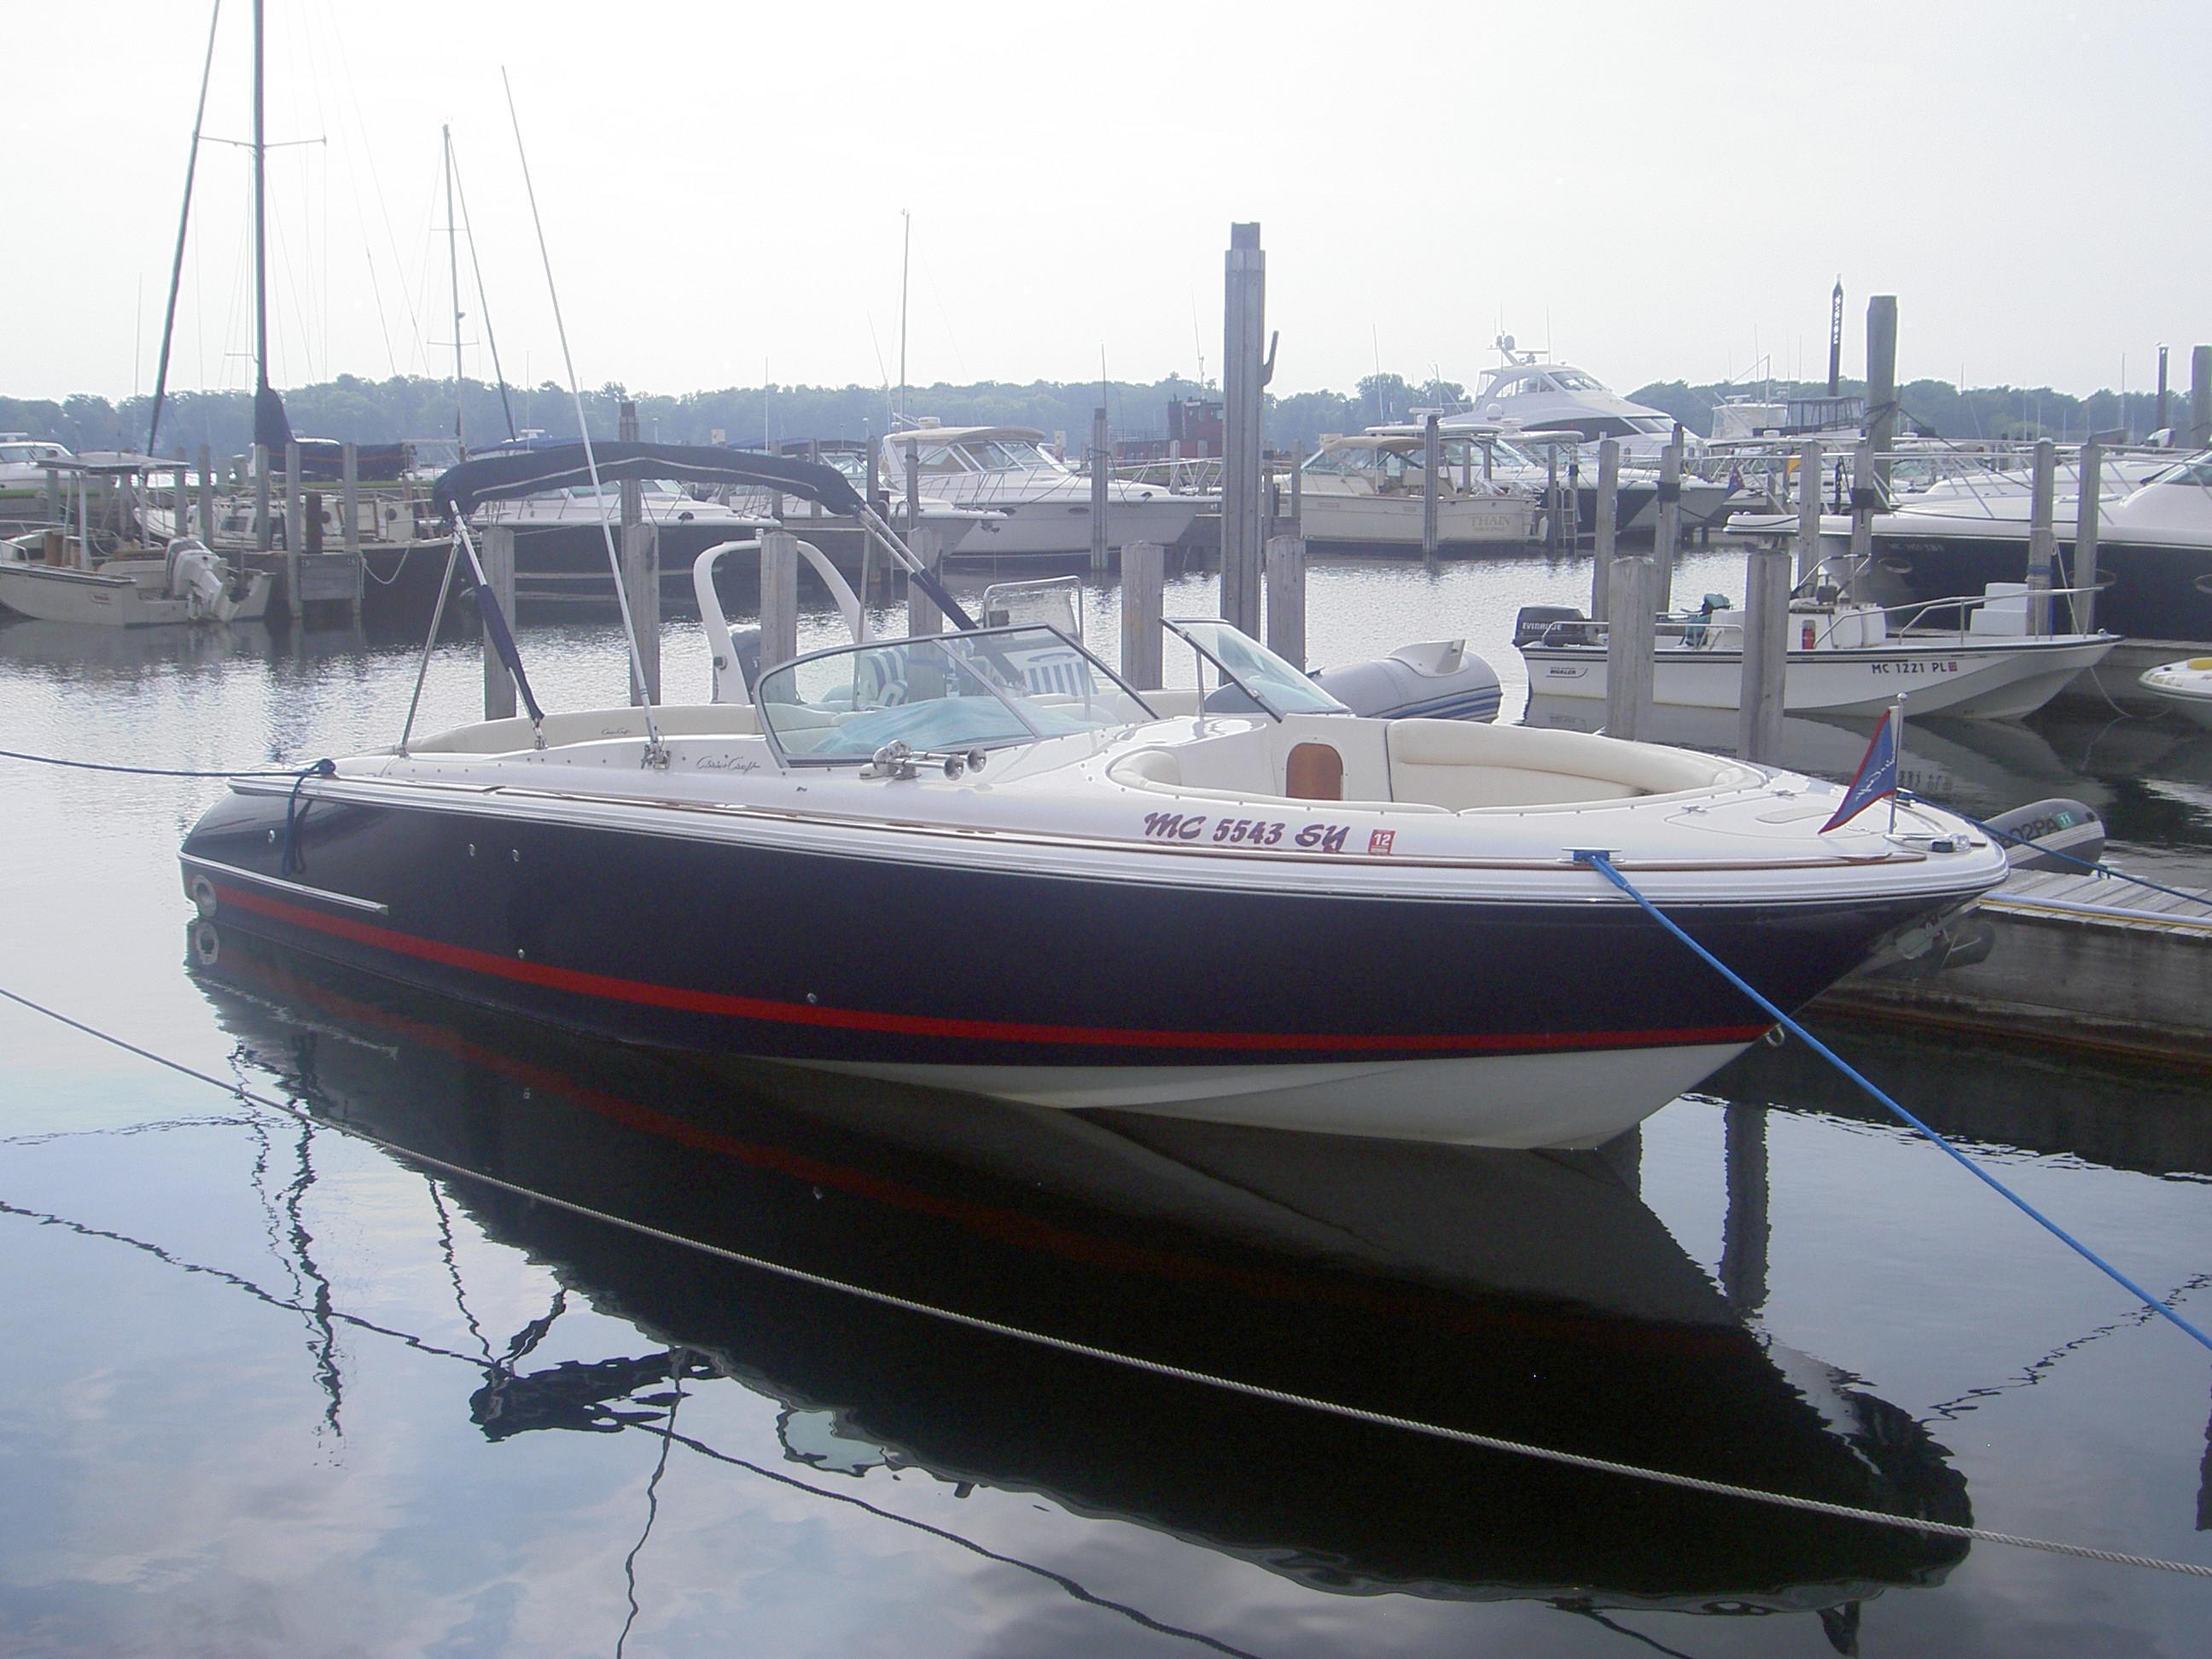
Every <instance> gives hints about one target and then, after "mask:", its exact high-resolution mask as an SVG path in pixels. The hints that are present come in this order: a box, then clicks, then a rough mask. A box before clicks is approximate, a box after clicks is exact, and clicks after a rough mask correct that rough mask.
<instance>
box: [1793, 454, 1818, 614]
mask: <svg viewBox="0 0 2212 1659" xmlns="http://www.w3.org/2000/svg"><path fill="white" fill-rule="evenodd" d="M1819 568H1820V442H1819V441H1818V440H1812V441H1808V442H1806V443H1805V444H1803V445H1802V446H1801V447H1799V449H1798V451H1797V580H1799V581H1801V582H1802V581H1803V580H1806V579H1807V578H1808V577H1809V576H1810V575H1812V574H1813V573H1814V571H1815V570H1818V569H1819Z"/></svg>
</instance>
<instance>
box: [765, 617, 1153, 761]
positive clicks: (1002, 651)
mask: <svg viewBox="0 0 2212 1659" xmlns="http://www.w3.org/2000/svg"><path fill="white" fill-rule="evenodd" d="M1036 653H1048V658H1049V659H1048V661H1046V662H1044V663H1042V664H1033V665H1032V670H1033V671H1031V672H1030V673H1027V674H1025V673H1024V665H1023V662H1022V660H1021V659H1023V658H1024V657H1030V656H1033V655H1035V654H1036ZM838 659H850V661H851V667H850V669H849V670H848V671H846V672H845V673H844V674H842V675H840V674H839V673H838V672H837V671H836V670H835V669H834V668H831V667H829V665H831V664H834V663H835V662H836V661H837V660H838ZM864 668H865V669H866V673H865V674H864V672H863V670H864ZM917 669H918V670H921V672H920V673H917V672H915V670H917ZM986 670H987V671H986ZM930 672H934V673H936V674H938V675H939V676H942V677H943V678H941V679H940V680H939V684H940V685H942V686H947V687H950V686H954V685H957V687H958V690H955V691H951V692H950V693H949V695H948V694H942V693H941V694H940V695H938V696H927V697H921V698H916V697H914V696H912V695H911V688H912V687H913V686H914V685H915V684H916V683H917V682H918V681H920V680H921V678H924V676H925V675H927V673H930ZM841 678H842V680H843V682H844V687H843V688H840V687H838V686H836V685H834V684H832V682H835V681H836V680H839V679H841ZM805 679H814V680H818V681H820V682H821V683H822V684H823V686H824V688H825V689H824V690H823V691H821V692H819V693H817V695H815V696H803V695H799V693H800V688H801V684H802V681H803V680H805ZM1101 681H1103V684H1101V683H1100V682H1101ZM1016 683H1019V684H1024V686H1025V688H1026V689H1025V690H1022V691H1020V692H1017V691H1015V690H1014V689H1013V685H1014V684H1016ZM863 684H867V686H868V688H869V689H868V690H866V692H863V690H861V688H862V686H863ZM845 688H849V690H845ZM1079 688H1080V689H1079ZM777 690H783V691H784V692H785V693H786V695H785V696H782V697H777V696H775V695H773V694H774V693H775V691H777ZM840 690H845V696H846V699H847V702H846V703H845V704H844V705H843V706H840V703H839V702H838V693H839V691H840ZM1037 696H1052V697H1055V698H1060V697H1065V698H1069V699H1073V700H1074V701H1075V702H1077V703H1078V704H1079V705H1080V706H1081V708H1082V712H1081V713H1079V714H1071V713H1070V712H1069V710H1068V708H1067V706H1066V704H1065V703H1060V702H1054V703H1053V704H1050V705H1047V704H1043V703H1039V702H1032V701H1031V699H1032V698H1033V697H1037ZM1094 701H1103V702H1109V703H1110V704H1111V705H1112V707H1111V708H1110V712H1103V713H1102V712H1100V711H1097V710H1095V709H1094V708H1092V706H1091V705H1092V704H1093V702H1094ZM863 703H865V704H866V707H862V706H860V705H862V704H863ZM956 703H966V704H968V705H969V708H968V710H967V711H963V712H967V713H969V714H974V713H975V712H977V711H982V712H983V715H984V717H983V718H982V719H981V720H976V719H969V720H965V721H964V722H963V720H960V719H959V718H958V717H957V714H956V715H955V717H954V718H952V719H950V720H947V719H945V718H943V717H942V716H943V714H944V710H945V708H947V707H949V706H951V705H952V704H956ZM753 707H754V710H755V713H756V714H757V718H758V720H759V725H760V731H761V735H762V736H763V738H766V739H767V740H768V744H769V750H770V751H771V752H772V753H773V754H774V755H775V758H776V763H777V764H778V765H779V766H781V767H784V768H787V769H790V768H799V767H811V766H824V767H826V766H847V765H852V766H860V765H866V764H868V763H871V762H872V761H874V760H875V759H876V758H877V756H878V750H882V749H884V747H886V746H888V745H890V744H904V745H906V747H907V749H908V750H910V751H911V752H912V753H914V754H916V755H925V754H961V755H965V754H968V753H970V752H972V751H974V750H998V749H1009V748H1018V747H1024V746H1026V745H1029V744H1036V743H1042V742H1045V741H1047V740H1048V739H1050V738H1061V737H1073V736H1077V735H1079V734H1081V733H1083V732H1105V731H1114V730H1118V729H1120V728H1122V727H1125V726H1133V725H1137V724H1139V723H1140V722H1142V721H1146V720H1158V719H1159V718H1160V715H1159V714H1158V711H1157V710H1156V709H1154V708H1153V707H1152V704H1151V703H1149V702H1146V700H1145V697H1144V695H1143V693H1141V692H1140V691H1139V690H1137V688H1136V687H1134V686H1133V685H1131V684H1129V683H1128V682H1127V680H1125V679H1123V678H1121V675H1119V674H1117V673H1115V671H1114V670H1113V669H1111V668H1110V667H1109V666H1108V665H1106V664H1105V663H1103V662H1102V661H1101V660H1100V659H1098V658H1097V656H1096V655H1095V654H1093V653H1091V651H1090V650H1088V649H1087V648H1086V647H1085V646H1084V644H1083V642H1082V641H1079V640H1075V639H1071V638H1069V637H1068V635H1066V633H1064V632H1063V631H1061V630H1060V629H1058V628H1055V627H1053V626H1052V625H1051V624H1049V623H1017V624H1012V625H1009V626H1007V627H1004V628H979V629H969V630H964V631H962V632H958V633H951V634H917V635H910V636H909V637H908V638H905V639H899V640H878V641H868V642H866V643H865V644H851V645H840V646H834V647H829V648H828V649H825V650H821V651H811V652H808V653H806V654H805V655H804V656H800V657H795V658H793V659H792V660H791V661H789V662H787V663H784V664H781V665H779V666H777V667H775V668H773V669H770V670H769V671H768V672H766V673H764V674H763V675H761V676H760V677H759V678H758V680H757V683H756V684H755V686H754V688H753ZM779 710H780V711H781V713H779V712H776V711H779ZM909 710H910V711H912V712H911V713H908V712H906V711H909ZM933 710H934V711H935V713H936V715H937V716H938V717H937V718H934V719H933V714H932V711H933ZM802 711H804V712H803V713H802ZM824 716H827V717H828V718H827V719H826V720H825V719H824V718H823V717H824ZM863 720H866V721H867V722H868V724H867V725H866V726H861V724H860V723H861V722H862V721H863ZM856 729H857V730H858V732H859V735H858V737H857V738H854V737H852V736H845V737H834V738H828V739H827V741H829V742H831V743H833V744H836V745H837V747H836V750H835V751H834V752H831V753H826V754H825V753H823V752H822V750H821V747H820V744H822V743H823V741H824V739H823V738H820V737H817V736H815V735H814V734H816V733H822V732H843V733H851V732H854V731H855V730H856ZM802 732H805V733H806V734H808V736H809V738H810V739H811V741H810V742H808V743H806V744H801V743H800V742H799V734H800V733H802Z"/></svg>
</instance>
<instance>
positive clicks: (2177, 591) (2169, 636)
mask: <svg viewBox="0 0 2212 1659" xmlns="http://www.w3.org/2000/svg"><path fill="white" fill-rule="evenodd" d="M2058 562H2059V574H2058V577H2057V581H2056V582H2055V583H2054V584H2053V585H2054V586H2059V587H2071V586H2075V579H2074V546H2073V542H2072V540H2071V538H2068V539H2067V540H2065V541H2063V542H2061V543H2060V544H2059V548H2058ZM1873 580H1874V584H1875V599H1876V600H1877V601H1878V602H1879V603H1881V604H1882V605H1892V606H1894V605H1914V604H1921V603H1924V602H1926V601H1928V600H1930V599H1954V598H1957V597H1959V596H1960V595H1966V594H1978V593H1979V592H1981V591H1982V589H1983V587H1984V586H1985V585H1987V584H1988V583H1990V582H2021V581H2026V580H2027V536H2026V534H2025V533H2023V534H2021V535H2020V536H2017V537H1998V536H1941V535H1932V536H1931V535H1878V536H1876V537H1875V538H1874V573H1873ZM2097 581H2098V588H2099V592H2098V595H2097V607H2096V615H2095V618H2094V620H2095V623H2096V625H2097V627H2099V628H2100V629H2104V630H2105V631H2106V632H2107V633H2112V634H2119V635H2125V636H2127V637H2129V638H2132V639H2144V640H2174V641H2184V642H2187V643H2191V644H2195V643H2203V642H2207V641H2212V549H2208V548H2185V547H2169V546H2160V545H2157V544H2150V543H2142V542H2124V541H2100V543H2099V544H2098V545H2097ZM2067 603H2068V602H2067V601H2066V600H2064V599H2060V600H2059V601H2057V605H2058V606H2059V607H2061V608H2060V609H2059V610H2058V612H2057V615H2058V621H2057V623H2056V624H2055V625H2056V626H2057V627H2059V628H2060V629H2070V628H2071V626H2072V624H2071V623H2070V622H2069V620H2068V618H2069V611H2067V610H2065V609H2064V608H2063V607H2064V606H2065V605H2067ZM1929 621H1931V622H1935V623H1947V622H1952V621H1955V613H1952V614H1948V615H1939V614H1937V613H1933V612H1931V613H1930V614H1929Z"/></svg>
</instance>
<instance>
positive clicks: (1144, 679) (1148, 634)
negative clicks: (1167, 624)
mask: <svg viewBox="0 0 2212 1659" xmlns="http://www.w3.org/2000/svg"><path fill="white" fill-rule="evenodd" d="M1166 575H1167V550H1166V549H1165V548H1164V547H1162V546H1161V545H1160V544H1158V542H1131V543H1130V544H1128V545H1127V547H1125V548H1123V549H1122V550H1121V678H1123V679H1125V680H1127V681H1128V682H1129V684H1132V685H1133V686H1135V687H1136V688H1137V690H1139V691H1151V690H1156V689H1158V686H1159V684H1160V681H1161V679H1162V678H1163V675H1162V673H1161V666H1162V657H1163V653H1162V651H1161V649H1160V645H1161V641H1160V611H1161V594H1162V589H1163V586H1164V582H1165V580H1166Z"/></svg>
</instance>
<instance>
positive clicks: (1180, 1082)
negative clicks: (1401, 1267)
mask: <svg viewBox="0 0 2212 1659" xmlns="http://www.w3.org/2000/svg"><path fill="white" fill-rule="evenodd" d="M1748 1046H1749V1045H1748V1044H1747V1043H1711V1044H1700V1045H1696V1046H1690V1047H1682V1048H1620V1049H1608V1050H1601V1051H1598V1052H1594V1053H1593V1052H1585V1053H1582V1054H1485V1055H1478V1056H1474V1057H1470V1058H1464V1059H1453V1060H1377V1061H1376V1062H1374V1063H1373V1064H1371V1065H1363V1064H1351V1065H1342V1066H898V1065H889V1066H876V1065H866V1064H847V1063H837V1062H830V1063H820V1062H816V1063H815V1064H816V1065H817V1069H820V1070H823V1071H830V1072H842V1073H847V1074H848V1075H850V1076H854V1077H876V1078H883V1079H888V1080H890V1081H895V1082H900V1083H913V1084H918V1085H921V1086H923V1087H925V1088H931V1089H943V1090H950V1091H957V1092H960V1093H965V1094H981V1095H988V1096H991V1097H994V1098H996V1099H1000V1100H1018V1101H1024V1102H1026V1103H1030V1104H1031V1105H1036V1106H1053V1107H1058V1108H1060V1109H1066V1110H1080V1109H1085V1108H1089V1107H1096V1108H1113V1109H1118V1110H1121V1111H1126V1112H1147V1113H1151V1114H1153V1115H1157V1116H1160V1117H1176V1118H1192V1119H1195V1120H1197V1121H1200V1122H1206V1123H1241V1124H1246V1125H1249V1126H1250V1127H1255V1128H1268V1129H1300V1130H1306V1131H1310V1132H1312V1133H1321V1134H1340V1135H1371V1136H1376V1137H1380V1138H1382V1139H1390V1140H1434V1141H1444V1142H1449V1143H1452V1144H1454V1145H1457V1146H1495V1147H1503V1148H1510V1149H1514V1150H1527V1149H1529V1148H1533V1147H1539V1146H1553V1147H1574V1146H1599V1145H1601V1144H1602V1143H1604V1142H1606V1141H1608V1140H1610V1139H1613V1137H1614V1136H1615V1135H1617V1134H1620V1133H1622V1132H1623V1131H1624V1130H1627V1129H1632V1128H1633V1127H1636V1125H1638V1123H1641V1122H1642V1121H1644V1119H1645V1118H1647V1117H1649V1116H1650V1115H1651V1114H1652V1113H1654V1112H1656V1111H1657V1110H1658V1109H1660V1108H1661V1107H1662V1106H1664V1105H1666V1104H1667V1103H1668V1102H1669V1101H1671V1100H1673V1099H1674V1097H1676V1096H1677V1095H1680V1093H1682V1092H1683V1091H1685V1090H1687V1089H1692V1088H1694V1087H1696V1086H1697V1085H1698V1084H1699V1083H1701V1082H1703V1081H1704V1080H1705V1079H1706V1078H1708V1077H1711V1075H1712V1074H1713V1073H1715V1072H1717V1071H1718V1070H1719V1069H1720V1068H1721V1067H1722V1066H1725V1065H1727V1064H1728V1062H1729V1060H1733V1059H1735V1056H1736V1055H1738V1054H1741V1053H1742V1052H1743V1050H1744V1049H1745V1048H1747V1047H1748Z"/></svg>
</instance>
